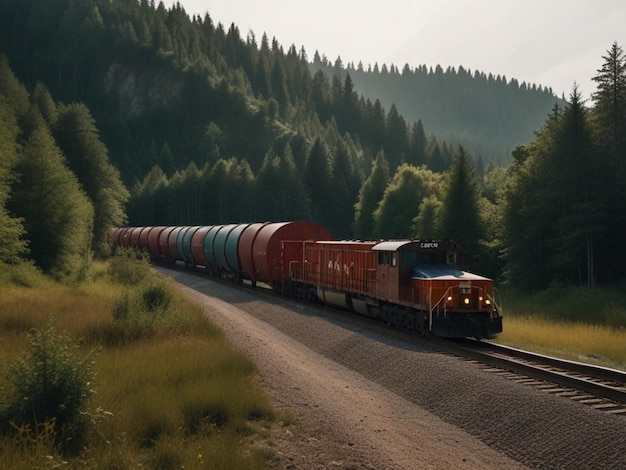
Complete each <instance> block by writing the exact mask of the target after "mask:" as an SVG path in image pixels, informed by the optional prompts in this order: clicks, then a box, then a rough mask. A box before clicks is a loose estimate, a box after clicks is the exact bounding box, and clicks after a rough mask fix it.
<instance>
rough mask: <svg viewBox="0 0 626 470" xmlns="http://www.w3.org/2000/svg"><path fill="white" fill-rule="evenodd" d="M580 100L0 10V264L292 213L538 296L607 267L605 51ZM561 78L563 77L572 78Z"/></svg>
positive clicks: (616, 71)
mask: <svg viewBox="0 0 626 470" xmlns="http://www.w3.org/2000/svg"><path fill="white" fill-rule="evenodd" d="M598 63H599V64H601V67H599V69H598V70H597V71H596V75H595V76H594V82H595V84H596V89H595V91H594V92H593V94H592V96H591V99H590V100H589V101H584V100H583V99H582V98H581V95H580V94H579V92H578V90H577V88H576V86H575V85H573V86H572V89H571V92H570V94H569V96H566V97H558V96H555V94H554V93H553V92H552V90H551V89H546V88H543V87H541V86H537V85H536V84H529V83H519V82H518V81H517V80H515V79H514V78H513V77H509V78H507V77H501V76H493V75H492V74H490V73H489V71H478V70H474V71H472V70H469V69H465V68H463V67H459V68H458V69H455V68H451V67H448V68H447V69H445V70H444V68H442V67H441V66H440V65H436V64H433V65H432V66H431V65H428V66H427V65H420V66H417V67H411V66H409V65H408V64H406V65H405V64H397V65H396V64H371V65H370V64H362V63H358V64H354V63H347V64H344V63H343V62H342V61H341V59H340V58H336V59H334V58H333V59H332V60H329V59H328V58H327V57H326V56H325V55H324V51H305V50H304V49H303V48H300V49H297V48H296V46H294V45H284V44H279V43H278V42H277V40H276V39H274V38H270V37H268V36H267V35H266V34H263V36H262V37H255V35H254V33H252V32H248V33H244V34H242V32H241V31H240V30H239V28H238V26H237V25H235V24H231V25H223V24H220V23H217V24H216V23H215V22H214V21H213V20H212V19H211V17H210V12H209V13H208V14H206V15H205V16H204V17H200V16H193V15H189V14H187V13H186V12H185V10H184V9H183V8H182V7H181V6H180V4H175V5H174V6H172V7H171V8H170V9H168V8H166V7H165V6H164V4H163V3H160V2H155V0H56V1H52V2H51V1H46V0H0V239H2V244H1V245H0V267H1V266H2V265H3V264H4V265H14V264H18V263H32V264H34V265H35V266H37V267H38V268H39V269H41V270H42V271H44V272H45V273H48V274H50V275H52V276H53V277H56V278H58V279H60V280H67V281H71V280H72V279H75V278H79V277H80V276H81V273H84V271H85V270H86V267H87V265H88V263H89V262H90V260H92V259H93V258H94V257H101V256H106V255H107V253H108V249H109V247H108V245H107V243H106V237H107V234H108V232H109V231H110V229H111V228H112V227H114V226H119V225H122V224H124V225H216V224H226V223H243V222H253V221H265V220H271V221H281V220H309V221H312V222H316V223H318V224H320V225H323V226H325V227H326V228H328V229H329V230H330V231H331V232H332V233H333V234H334V235H335V236H336V237H337V238H343V239H380V238H421V239H432V238H450V239H453V240H455V241H457V242H459V243H461V244H463V245H464V246H466V247H467V248H469V249H470V250H471V251H472V252H473V253H474V261H475V262H474V266H473V271H476V272H480V273H481V274H484V275H486V276H489V277H493V278H495V279H496V280H498V282H502V283H508V284H511V285H515V286H516V287H520V288H525V289H530V290H534V291H539V290H542V289H545V288H547V287H550V286H553V285H561V284H563V285H587V286H594V285H596V284H603V285H607V284H613V285H615V284H618V283H620V282H623V281H624V278H625V274H624V272H625V271H624V266H625V265H626V245H625V244H624V243H623V240H624V239H625V238H626V220H625V219H626V194H625V193H626V171H625V170H626V168H625V166H626V161H625V159H626V55H625V54H624V51H623V49H622V46H621V45H620V44H617V43H614V44H607V49H606V53H605V55H604V56H603V57H599V58H598ZM575 78H576V77H572V83H574V81H575Z"/></svg>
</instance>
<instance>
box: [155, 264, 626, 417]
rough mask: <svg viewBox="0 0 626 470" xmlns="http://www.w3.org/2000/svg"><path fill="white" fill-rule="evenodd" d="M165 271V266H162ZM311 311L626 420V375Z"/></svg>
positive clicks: (328, 311)
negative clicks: (447, 354) (469, 364)
mask: <svg viewBox="0 0 626 470" xmlns="http://www.w3.org/2000/svg"><path fill="white" fill-rule="evenodd" d="M160 266H163V265H160ZM163 267H164V268H166V269H172V270H178V271H184V272H187V273H190V274H195V275H197V276H205V275H204V274H202V273H198V272H193V271H189V270H186V269H184V268H182V267H181V266H173V265H172V266H163ZM206 279H207V280H209V281H211V282H219V283H223V284H227V285H229V286H231V287H232V288H236V289H242V290H246V291H248V292H253V293H255V294H256V295H259V296H262V297H263V296H267V297H268V298H273V299H277V298H279V299H281V301H283V302H287V303H289V302H293V303H294V304H298V305H301V303H300V302H297V301H295V300H293V299H290V298H287V297H277V296H276V295H275V294H274V293H273V292H272V291H271V290H270V289H269V288H268V289H251V288H250V286H248V285H245V286H236V285H234V284H232V283H230V282H227V281H223V280H220V279H214V278H209V277H206ZM307 307H308V308H312V309H315V310H317V311H319V312H320V313H323V314H325V315H330V316H336V317H338V318H342V319H344V320H349V321H352V322H356V323H359V324H362V325H369V328H373V329H375V330H379V331H383V330H384V331H385V332H386V334H392V335H394V336H398V337H402V338H403V339H405V340H410V341H417V342H420V343H421V344H423V345H425V346H427V347H428V346H430V347H433V349H439V350H441V351H443V352H447V353H450V354H453V355H455V356H457V357H460V358H462V359H464V360H466V361H469V362H471V363H473V364H475V365H477V366H478V367H480V368H481V369H483V370H485V371H487V372H490V373H497V374H501V375H503V376H505V377H506V378H508V379H510V380H513V381H515V382H518V383H520V384H524V385H530V386H534V387H536V388H539V389H541V390H543V391H545V392H547V393H552V394H555V395H559V396H562V397H566V398H569V399H571V400H574V401H577V402H579V403H583V404H586V405H589V406H592V407H594V408H596V409H598V410H601V411H604V412H608V413H612V414H616V415H621V416H624V417H626V372H623V371H619V370H615V369H609V368H606V367H600V366H594V365H590V364H583V363H579V362H573V361H566V360H562V359H557V358H554V357H549V356H544V355H540V354H535V353H532V352H528V351H522V350H519V349H514V348H510V347H507V346H502V345H498V344H495V343H491V342H485V341H475V340H471V339H466V340H443V339H434V338H424V337H416V336H415V335H413V334H410V333H406V332H403V331H400V330H397V329H393V328H390V327H388V326H385V325H382V324H380V323H377V322H375V321H372V320H371V319H369V318H366V317H363V316H361V315H358V314H355V313H352V312H346V311H339V310H338V309H336V308H334V307H328V306H323V307H322V306H316V305H312V304H307Z"/></svg>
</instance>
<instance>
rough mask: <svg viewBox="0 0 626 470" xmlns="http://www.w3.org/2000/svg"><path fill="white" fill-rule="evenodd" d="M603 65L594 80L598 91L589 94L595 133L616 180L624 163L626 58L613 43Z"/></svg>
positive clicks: (625, 143) (625, 153)
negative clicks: (608, 155) (608, 156)
mask: <svg viewBox="0 0 626 470" xmlns="http://www.w3.org/2000/svg"><path fill="white" fill-rule="evenodd" d="M602 58H603V59H604V64H602V67H601V68H600V70H598V74H597V75H596V76H594V77H593V80H594V81H595V82H596V83H597V84H598V89H597V91H596V92H594V93H593V94H592V98H593V100H594V102H595V108H594V116H595V121H596V123H595V125H596V132H597V133H598V135H599V136H600V142H602V143H603V144H604V145H605V146H606V148H607V149H608V152H609V154H610V155H611V160H612V162H611V163H612V165H613V170H614V175H615V176H617V175H618V174H619V173H620V171H621V170H622V167H623V165H624V160H625V159H626V56H625V55H624V51H623V50H622V48H621V47H619V46H618V45H617V43H613V45H612V47H611V49H610V50H609V51H607V55H606V56H603V57H602Z"/></svg>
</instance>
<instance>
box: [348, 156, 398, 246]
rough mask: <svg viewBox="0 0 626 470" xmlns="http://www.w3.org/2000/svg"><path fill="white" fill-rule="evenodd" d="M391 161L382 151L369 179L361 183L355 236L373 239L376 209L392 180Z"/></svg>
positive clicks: (355, 214) (356, 205)
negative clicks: (390, 174)
mask: <svg viewBox="0 0 626 470" xmlns="http://www.w3.org/2000/svg"><path fill="white" fill-rule="evenodd" d="M390 179H391V178H390V176H389V163H388V162H387V159H386V158H385V153H384V152H382V151H381V152H380V153H379V154H378V156H377V157H376V160H375V161H374V166H373V167H372V171H371V173H370V175H369V176H368V177H367V179H366V180H365V181H364V182H363V184H362V185H361V189H360V190H359V197H358V200H357V203H356V204H355V206H354V208H355V212H354V236H355V237H357V238H360V239H372V237H373V236H374V211H375V210H376V207H377V206H378V203H379V202H380V201H381V199H382V198H383V194H384V193H385V188H386V187H387V184H389V181H390Z"/></svg>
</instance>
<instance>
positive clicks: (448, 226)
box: [439, 147, 483, 252]
mask: <svg viewBox="0 0 626 470" xmlns="http://www.w3.org/2000/svg"><path fill="white" fill-rule="evenodd" d="M446 187H447V190H446V192H445V194H444V196H443V201H442V207H441V213H440V219H439V236H440V237H441V238H448V239H452V240H454V241H456V242H458V243H460V244H462V245H463V246H464V247H465V248H467V249H469V250H471V251H474V252H475V251H476V250H477V249H478V246H479V241H480V239H481V238H482V236H483V229H482V224H481V214H480V210H479V200H480V186H479V184H478V181H477V180H476V176H475V174H474V169H473V167H472V165H471V161H470V157H469V155H468V154H467V153H466V152H465V150H464V149H463V147H459V150H458V151H457V153H456V155H455V158H454V163H453V165H452V168H451V169H450V173H449V175H448V180H447V185H446Z"/></svg>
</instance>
